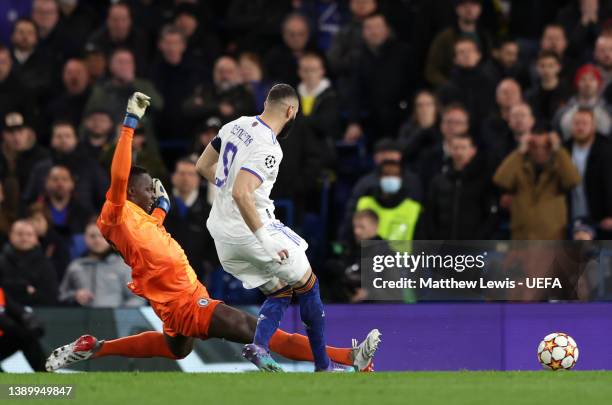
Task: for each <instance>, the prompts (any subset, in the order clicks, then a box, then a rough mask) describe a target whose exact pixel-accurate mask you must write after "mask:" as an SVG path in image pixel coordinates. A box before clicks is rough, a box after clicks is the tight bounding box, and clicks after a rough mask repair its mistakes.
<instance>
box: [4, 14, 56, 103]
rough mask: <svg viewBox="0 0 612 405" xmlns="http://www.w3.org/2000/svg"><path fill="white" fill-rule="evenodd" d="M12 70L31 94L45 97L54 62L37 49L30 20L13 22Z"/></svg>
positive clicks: (35, 34) (36, 41)
mask: <svg viewBox="0 0 612 405" xmlns="http://www.w3.org/2000/svg"><path fill="white" fill-rule="evenodd" d="M11 45H12V46H13V52H12V56H13V69H15V72H16V73H17V74H18V75H19V76H20V78H21V79H22V80H23V83H24V84H25V85H26V86H27V87H28V88H29V89H30V91H31V92H32V93H33V94H36V95H37V96H39V97H42V96H44V95H45V93H46V92H47V91H48V90H49V87H50V86H51V77H52V73H53V72H54V70H55V69H56V63H54V62H56V60H55V59H51V60H50V55H49V54H47V53H45V52H44V51H42V50H41V49H40V48H38V47H37V45H38V35H37V30H36V25H35V24H34V22H33V21H32V20H29V19H25V18H24V19H20V20H17V21H16V22H15V25H14V27H13V35H12V36H11Z"/></svg>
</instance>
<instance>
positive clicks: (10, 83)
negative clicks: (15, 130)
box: [0, 43, 34, 126]
mask: <svg viewBox="0 0 612 405" xmlns="http://www.w3.org/2000/svg"><path fill="white" fill-rule="evenodd" d="M33 110H34V108H33V103H32V98H31V97H30V94H29V91H28V90H27V87H26V85H25V83H24V82H23V80H22V79H21V78H20V77H19V75H18V74H17V72H16V71H15V69H14V67H13V59H12V57H11V51H10V50H9V49H8V48H6V47H5V46H4V45H3V44H2V43H0V117H2V119H4V117H5V116H6V114H8V113H9V112H11V111H22V112H23V113H24V114H25V115H27V116H29V117H31V116H33ZM2 124H3V123H2ZM2 126H4V125H2Z"/></svg>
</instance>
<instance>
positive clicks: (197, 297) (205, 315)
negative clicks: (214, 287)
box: [151, 281, 222, 339]
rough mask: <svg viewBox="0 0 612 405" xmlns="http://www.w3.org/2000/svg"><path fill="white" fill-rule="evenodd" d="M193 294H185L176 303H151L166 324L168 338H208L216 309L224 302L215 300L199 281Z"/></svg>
mask: <svg viewBox="0 0 612 405" xmlns="http://www.w3.org/2000/svg"><path fill="white" fill-rule="evenodd" d="M196 284H197V286H196V289H195V290H194V292H193V293H192V294H188V293H187V294H185V296H182V297H181V298H178V299H176V300H174V301H170V302H165V303H159V302H153V301H151V307H152V308H153V311H155V314H157V316H158V317H159V319H161V320H162V322H163V323H164V333H165V334H166V335H168V336H176V335H183V336H189V337H195V338H200V339H207V338H208V328H209V327H210V323H211V321H212V315H213V312H215V308H216V307H217V305H219V304H220V303H221V302H222V301H218V300H214V299H212V298H210V295H208V290H206V287H204V285H202V283H200V282H199V281H196Z"/></svg>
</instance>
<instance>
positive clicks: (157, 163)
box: [0, 0, 612, 307]
mask: <svg viewBox="0 0 612 405" xmlns="http://www.w3.org/2000/svg"><path fill="white" fill-rule="evenodd" d="M278 82H285V83H289V84H291V85H293V86H295V87H296V89H297V91H298V93H299V96H300V102H301V111H300V114H299V118H298V120H297V122H296V125H295V126H294V129H293V131H292V133H291V135H290V136H289V138H288V139H284V140H281V141H280V143H281V145H282V148H283V151H284V159H283V161H282V164H281V166H280V173H279V177H278V181H277V183H276V186H275V188H274V191H273V196H272V197H273V198H274V199H275V201H276V206H277V216H278V217H279V218H280V219H281V220H283V221H284V222H285V223H286V224H287V225H289V226H291V227H292V228H294V229H295V230H296V231H297V232H299V233H300V234H302V235H303V236H304V237H305V239H306V240H307V241H308V242H309V244H310V250H309V252H310V258H311V262H312V264H313V267H314V269H315V271H316V272H317V274H318V275H319V278H320V279H321V284H322V290H323V293H324V295H325V298H326V299H327V300H328V301H333V302H358V301H362V300H367V296H365V295H364V292H363V290H361V289H359V288H358V285H359V281H360V277H359V254H360V251H359V242H360V241H362V240H372V239H381V240H413V239H415V240H416V239H430V240H487V239H520V240H538V239H539V240H542V239H545V240H562V239H565V240H571V239H579V240H592V239H610V236H612V146H611V141H610V133H611V132H612V86H610V83H611V82H612V1H609V0H605V1H604V0H599V1H598V0H530V1H504V0H482V1H478V0H292V1H290V0H284V1H271V0H270V1H266V0H228V1H205V0H200V1H198V0H130V1H121V2H109V1H103V0H98V1H83V0H81V1H79V0H1V1H0V118H1V122H0V126H1V129H2V138H1V150H0V246H2V248H1V250H0V275H1V277H0V287H3V288H4V290H5V292H6V293H7V294H8V295H10V296H11V297H13V299H15V300H16V301H18V302H19V303H21V304H22V305H60V304H61V305H79V306H87V307H120V306H139V305H144V304H145V303H144V302H143V301H142V300H140V299H139V298H138V297H135V296H133V295H131V293H130V292H129V291H128V290H127V288H126V286H125V284H126V282H127V280H129V273H130V270H129V268H127V266H126V265H125V264H124V263H123V260H122V259H121V258H120V257H119V256H118V255H116V254H115V253H113V251H112V250H111V249H110V247H109V245H108V244H107V243H106V241H105V240H104V239H103V238H102V237H101V235H100V233H99V231H98V230H97V228H96V226H95V225H94V224H93V222H92V221H93V220H95V216H96V214H97V212H98V210H99V209H100V207H101V205H102V203H103V201H104V198H105V192H106V190H107V187H108V184H109V178H108V173H109V166H110V162H111V159H112V154H113V151H114V145H115V142H116V137H117V134H118V128H119V125H120V124H121V122H122V118H123V114H124V111H125V105H126V102H127V98H128V97H129V95H130V94H131V93H132V92H134V91H141V92H144V93H146V94H148V95H150V96H151V97H152V101H151V108H150V109H149V112H148V113H147V116H146V118H145V119H144V120H142V122H141V124H140V126H139V127H138V128H137V129H136V133H135V137H134V159H135V162H134V163H136V164H139V165H141V166H144V167H146V168H147V169H148V170H149V171H150V172H151V173H152V175H153V176H154V177H159V178H161V179H162V180H163V182H164V184H166V187H167V188H168V189H169V190H171V191H172V210H171V211H170V213H169V215H168V217H167V219H166V227H167V229H168V230H169V232H170V233H171V234H172V235H173V236H174V237H175V238H176V239H177V240H178V242H179V243H180V244H181V245H182V246H183V247H184V249H185V251H186V253H187V255H188V257H189V260H190V262H191V264H192V266H193V267H194V269H195V270H196V272H197V273H198V276H199V277H200V279H202V280H203V281H204V282H205V283H206V285H207V286H208V288H209V290H210V291H211V293H212V295H213V296H214V297H216V298H221V299H225V300H226V301H227V302H229V303H254V302H257V301H258V300H259V299H260V296H259V293H258V292H256V291H250V292H247V291H245V290H243V289H242V288H241V287H240V284H239V283H238V282H237V281H236V280H234V279H232V278H231V277H230V276H229V275H227V274H225V273H224V272H223V271H222V270H221V269H219V263H218V260H217V257H216V253H215V248H214V244H213V242H212V239H211V237H210V235H209V234H208V231H207V229H206V226H205V219H206V218H207V216H208V212H209V210H210V207H211V203H212V200H213V198H214V193H215V190H214V186H211V185H209V184H206V183H205V182H204V181H203V180H202V179H201V178H200V177H199V176H198V174H197V173H196V170H195V164H194V162H195V159H197V157H198V156H199V154H200V153H201V152H202V151H203V149H204V147H205V146H206V145H207V144H208V143H209V142H210V140H211V139H212V138H213V137H214V136H215V135H216V133H217V131H218V130H219V128H220V127H221V126H222V125H224V124H225V123H227V122H229V121H231V120H233V119H235V118H238V117H240V116H243V115H256V114H258V113H259V112H261V110H262V108H263V102H264V99H265V96H266V93H267V90H268V89H269V88H270V87H271V86H272V85H273V84H275V83H278Z"/></svg>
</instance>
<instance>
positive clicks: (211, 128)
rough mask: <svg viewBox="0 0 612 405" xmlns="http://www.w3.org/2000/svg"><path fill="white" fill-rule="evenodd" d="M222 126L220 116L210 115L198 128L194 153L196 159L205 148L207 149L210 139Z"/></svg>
mask: <svg viewBox="0 0 612 405" xmlns="http://www.w3.org/2000/svg"><path fill="white" fill-rule="evenodd" d="M221 126H222V125H221V120H220V119H219V118H217V117H210V118H209V119H207V120H206V122H204V123H203V124H201V125H199V126H198V127H197V128H196V130H195V137H194V145H193V153H192V155H193V156H195V157H196V159H197V158H199V157H200V155H201V154H202V152H204V149H206V147H207V146H208V144H209V143H210V141H212V140H213V139H214V137H215V136H217V134H218V133H219V130H220V129H221Z"/></svg>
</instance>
